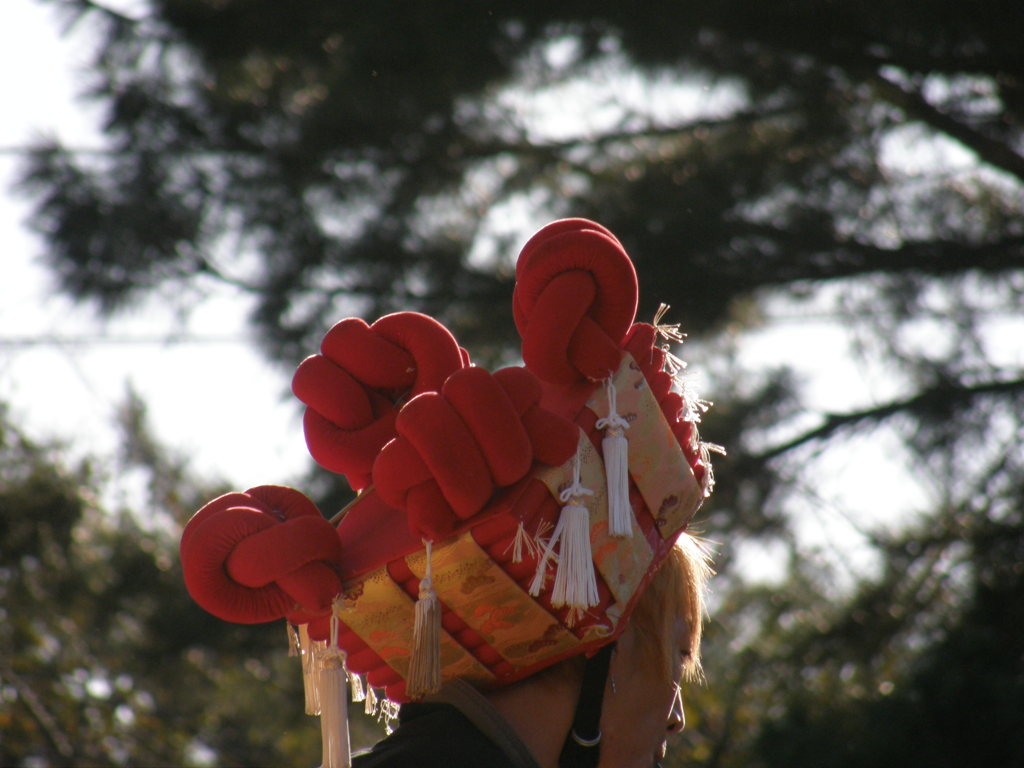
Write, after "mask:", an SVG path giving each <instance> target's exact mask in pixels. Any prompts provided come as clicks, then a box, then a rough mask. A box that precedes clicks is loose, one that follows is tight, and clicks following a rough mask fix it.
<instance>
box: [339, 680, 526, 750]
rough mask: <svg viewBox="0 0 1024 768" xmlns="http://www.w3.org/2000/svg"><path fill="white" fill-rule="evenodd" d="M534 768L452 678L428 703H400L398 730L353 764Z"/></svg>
mask: <svg viewBox="0 0 1024 768" xmlns="http://www.w3.org/2000/svg"><path fill="white" fill-rule="evenodd" d="M435 766H436V767H437V768H539V766H538V765H537V762H536V761H535V760H534V759H533V756H532V755H531V754H530V752H529V751H528V750H527V749H526V746H525V745H524V744H523V743H522V741H520V740H519V738H518V736H516V734H515V733H514V731H512V729H511V727H510V726H509V725H508V723H506V722H505V720H504V719H503V718H502V717H501V715H500V714H499V713H498V712H497V710H495V709H494V707H492V706H491V705H490V703H489V702H488V701H487V700H486V699H485V698H484V697H483V696H481V695H480V693H479V692H477V691H476V690H475V689H474V688H472V687H471V686H470V685H468V684H466V683H463V682H461V681H458V680H456V681H455V682H453V683H450V684H449V685H447V686H445V688H444V689H443V690H442V691H441V693H440V694H438V695H437V696H435V697H431V699H430V700H429V701H425V702H422V703H412V704H403V705H402V707H401V709H400V710H399V714H398V728H397V729H396V730H395V732H394V733H392V734H391V735H390V736H388V737H387V738H385V739H383V740H382V741H380V742H378V743H377V744H376V745H375V746H374V747H373V749H372V750H370V751H369V752H366V753H364V754H361V755H357V756H356V757H355V758H354V759H353V761H352V767H353V768H434V767H435Z"/></svg>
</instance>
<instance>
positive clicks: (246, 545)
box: [181, 486, 341, 624]
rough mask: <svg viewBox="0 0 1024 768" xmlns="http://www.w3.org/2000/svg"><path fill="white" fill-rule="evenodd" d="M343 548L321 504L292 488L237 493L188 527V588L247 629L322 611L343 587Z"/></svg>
mask: <svg viewBox="0 0 1024 768" xmlns="http://www.w3.org/2000/svg"><path fill="white" fill-rule="evenodd" d="M340 558H341V542H340V541H339V539H338V536H337V532H336V531H335V529H334V526H332V525H331V524H330V522H328V521H327V520H325V519H324V518H323V517H322V516H321V515H320V513H319V512H318V511H317V509H316V506H315V505H314V504H313V503H312V502H311V501H309V499H307V498H306V497H305V496H303V495H302V494H300V493H299V492H298V491H295V490H293V489H290V488H283V487H280V486H262V487H258V488H253V489H251V490H250V491H247V492H246V493H229V494H226V495H224V496H221V497H220V498H218V499H214V500H213V501H211V502H210V503H209V504H207V505H206V506H205V507H203V508H202V509H200V510H199V511H198V512H197V513H196V514H195V515H194V516H193V517H192V520H190V521H189V523H188V525H186V526H185V530H184V532H183V533H182V538H181V561H182V566H183V570H184V575H185V585H186V587H187V588H188V591H189V593H190V594H191V595H192V597H193V599H194V600H195V601H196V602H197V603H199V605H200V606H202V607H203V608H204V609H206V610H207V611H209V612H210V613H212V614H214V615H215V616H218V617H220V618H222V619H226V620H227V621H233V622H236V623H239V624H254V623H259V622H265V621H273V620H274V619H280V618H282V617H284V616H288V615H290V614H291V613H293V612H300V613H302V614H303V615H304V616H305V615H306V614H316V613H322V612H324V611H326V610H328V609H329V608H330V604H331V600H332V599H333V598H334V596H335V595H337V594H338V592H339V591H340V589H341V582H340V579H339V578H338V575H337V571H336V565H337V563H338V562H339V561H340Z"/></svg>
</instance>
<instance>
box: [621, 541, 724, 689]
mask: <svg viewBox="0 0 1024 768" xmlns="http://www.w3.org/2000/svg"><path fill="white" fill-rule="evenodd" d="M711 574H712V569H711V556H710V552H709V550H708V547H707V546H706V545H705V544H704V543H702V542H701V541H700V540H699V539H697V538H695V537H693V536H691V535H689V534H686V533H684V534H683V535H682V536H680V537H679V540H678V542H676V545H675V546H674V547H673V548H672V551H671V552H670V553H669V555H668V557H666V558H665V562H664V563H662V565H661V567H660V568H659V569H658V572H657V573H655V574H654V577H653V578H652V579H651V583H650V584H649V585H648V587H647V590H646V591H645V592H644V593H643V594H642V595H641V596H640V599H639V600H637V604H636V608H635V609H634V610H633V615H632V617H631V618H630V622H631V623H632V624H633V626H634V628H635V629H636V630H637V633H638V635H639V636H640V638H641V641H642V642H643V643H644V644H645V645H647V646H648V648H649V649H650V650H651V652H652V653H653V655H654V656H655V657H656V658H657V659H658V661H659V662H660V663H661V665H662V669H663V670H664V672H665V674H666V675H671V674H672V666H673V664H672V662H673V657H674V655H675V653H676V642H677V638H676V637H675V628H674V625H675V619H676V617H678V616H680V615H681V616H682V617H683V618H684V619H685V620H686V625H687V627H688V633H689V637H688V640H689V649H688V650H689V656H688V657H687V658H686V659H684V661H683V679H685V680H698V679H700V677H701V666H700V639H701V635H702V634H703V630H704V615H705V604H704V596H705V592H706V590H707V581H708V578H709V577H710V576H711Z"/></svg>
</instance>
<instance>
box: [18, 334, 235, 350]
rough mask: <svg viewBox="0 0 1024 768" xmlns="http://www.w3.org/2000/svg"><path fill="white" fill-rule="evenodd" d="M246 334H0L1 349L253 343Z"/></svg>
mask: <svg viewBox="0 0 1024 768" xmlns="http://www.w3.org/2000/svg"><path fill="white" fill-rule="evenodd" d="M251 343H252V340H251V339H249V338H247V337H245V336H101V335H90V336H54V335H42V336H6V337H0V349H25V348H32V347H94V346H107V345H109V346H163V347H175V346H192V345H199V344H251Z"/></svg>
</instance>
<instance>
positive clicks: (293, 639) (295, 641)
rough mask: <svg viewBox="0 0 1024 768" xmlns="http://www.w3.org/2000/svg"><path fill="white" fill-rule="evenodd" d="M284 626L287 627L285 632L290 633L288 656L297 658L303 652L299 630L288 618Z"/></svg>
mask: <svg viewBox="0 0 1024 768" xmlns="http://www.w3.org/2000/svg"><path fill="white" fill-rule="evenodd" d="M284 628H285V632H287V633H288V657H289V658H292V657H296V658H297V657H298V656H299V654H300V653H301V650H300V648H299V635H298V632H296V630H295V627H294V626H292V623H291V622H290V621H288V619H285V620H284Z"/></svg>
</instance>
